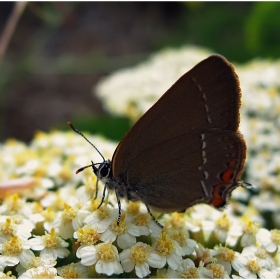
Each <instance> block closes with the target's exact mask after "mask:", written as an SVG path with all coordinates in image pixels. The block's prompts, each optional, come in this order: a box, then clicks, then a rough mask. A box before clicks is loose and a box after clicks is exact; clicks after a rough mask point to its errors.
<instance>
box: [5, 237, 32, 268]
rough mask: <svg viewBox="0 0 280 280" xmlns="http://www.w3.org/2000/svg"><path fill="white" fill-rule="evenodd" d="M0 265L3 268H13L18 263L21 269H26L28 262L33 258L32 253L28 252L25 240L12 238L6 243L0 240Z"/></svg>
mask: <svg viewBox="0 0 280 280" xmlns="http://www.w3.org/2000/svg"><path fill="white" fill-rule="evenodd" d="M0 239H1V241H4V243H2V242H0V253H1V255H0V264H1V263H2V264H4V265H5V266H14V265H17V264H18V263H20V264H21V265H22V266H23V267H27V264H28V262H29V261H30V259H31V258H33V257H34V253H33V252H32V251H31V250H30V246H29V245H28V244H27V242H26V240H25V239H20V238H19V237H18V236H13V237H12V238H11V239H10V240H8V241H6V240H5V239H3V238H0Z"/></svg>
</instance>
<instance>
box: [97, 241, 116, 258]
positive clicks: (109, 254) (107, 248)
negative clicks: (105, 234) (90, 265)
mask: <svg viewBox="0 0 280 280" xmlns="http://www.w3.org/2000/svg"><path fill="white" fill-rule="evenodd" d="M97 256H98V258H99V259H100V260H102V261H105V262H112V261H114V260H115V257H116V256H115V251H114V248H113V245H112V244H106V243H103V244H100V245H99V246H98V248H97Z"/></svg>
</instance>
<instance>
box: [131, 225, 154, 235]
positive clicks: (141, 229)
mask: <svg viewBox="0 0 280 280" xmlns="http://www.w3.org/2000/svg"><path fill="white" fill-rule="evenodd" d="M127 231H128V232H129V233H130V234H132V235H134V236H140V235H148V234H150V230H149V229H148V228H147V227H145V226H136V225H133V224H132V225H130V226H129V228H128V230H127Z"/></svg>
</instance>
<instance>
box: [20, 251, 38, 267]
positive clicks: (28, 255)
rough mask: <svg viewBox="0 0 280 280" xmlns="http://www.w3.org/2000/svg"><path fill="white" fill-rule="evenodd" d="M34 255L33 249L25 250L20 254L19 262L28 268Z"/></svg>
mask: <svg viewBox="0 0 280 280" xmlns="http://www.w3.org/2000/svg"><path fill="white" fill-rule="evenodd" d="M34 257H35V255H34V253H33V252H32V251H31V250H23V252H22V253H21V254H20V255H19V262H20V264H21V265H22V266H23V267H25V268H27V266H28V262H29V261H30V260H31V259H32V258H34Z"/></svg>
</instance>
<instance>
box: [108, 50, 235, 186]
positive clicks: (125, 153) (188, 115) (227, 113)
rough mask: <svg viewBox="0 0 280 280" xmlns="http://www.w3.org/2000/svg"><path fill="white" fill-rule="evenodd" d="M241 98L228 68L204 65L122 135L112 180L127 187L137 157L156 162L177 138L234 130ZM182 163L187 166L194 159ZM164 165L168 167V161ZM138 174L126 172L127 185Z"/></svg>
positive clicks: (222, 62)
mask: <svg viewBox="0 0 280 280" xmlns="http://www.w3.org/2000/svg"><path fill="white" fill-rule="evenodd" d="M240 97H241V93H240V88H239V81H238V77H237V75H236V74H235V72H234V69H233V67H232V66H231V64H230V63H229V62H227V60H226V59H224V58H223V57H221V56H219V55H212V56H210V57H209V58H207V59H205V60H203V61H202V62H200V63H199V64H197V65H196V66H195V67H194V68H192V69H191V70H190V71H188V72H187V73H186V74H184V75H183V76H182V77H181V78H180V79H179V80H178V81H177V82H176V83H175V84H174V85H173V86H172V87H171V88H170V89H168V90H167V92H166V93H165V94H164V95H163V96H162V97H161V98H160V99H159V100H158V101H157V102H156V103H155V104H154V105H153V106H152V107H151V108H150V109H149V110H148V111H147V112H146V113H145V114H144V115H143V116H142V117H141V118H140V119H139V120H138V121H137V122H136V123H135V124H134V126H133V127H132V128H131V129H130V130H129V131H128V133H127V134H126V135H125V136H124V138H123V139H122V141H121V142H120V144H119V146H118V147H117V149H116V151H115V153H114V156H113V159H112V172H113V177H114V179H115V180H116V181H117V182H119V183H120V184H121V183H124V184H127V172H128V169H129V167H130V166H131V164H132V162H134V160H135V159H136V158H137V157H139V156H140V155H141V154H143V153H144V151H147V150H149V149H152V150H154V155H153V157H150V156H149V157H148V158H149V160H151V161H153V160H156V159H155V157H157V152H156V151H159V149H158V148H157V147H158V146H159V145H161V144H162V145H164V143H168V140H170V139H171V138H173V139H180V136H182V135H186V132H191V131H193V132H194V134H199V132H201V131H205V130H207V129H210V128H220V129H224V130H229V131H234V132H235V131H237V129H238V125H239V107H240ZM198 137H199V136H198ZM187 140H188V139H186V141H187ZM174 144H175V143H173V145H174ZM176 145H178V148H177V149H178V151H179V150H180V151H181V150H183V149H189V148H190V147H191V145H188V146H184V144H183V143H182V142H180V141H179V140H177V143H176ZM174 147H175V146H174ZM174 147H173V148H174ZM170 148H171V147H170ZM165 150H166V149H165ZM170 154H171V152H170ZM197 154H199V153H197ZM163 157H164V156H163ZM166 158H167V157H166ZM138 159H139V158H138ZM185 160H187V161H189V164H191V162H190V161H193V158H191V160H190V159H189V157H188V158H185ZM143 163H144V162H143ZM169 163H170V165H172V164H173V162H172V160H170V161H169ZM135 166H136V165H135ZM141 168H144V169H145V170H143V172H144V173H146V174H147V173H150V172H151V170H149V169H148V168H145V166H142V167H141ZM194 168H197V166H196V167H194ZM137 172H139V170H133V169H130V180H133V176H137ZM181 176H182V175H181Z"/></svg>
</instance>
